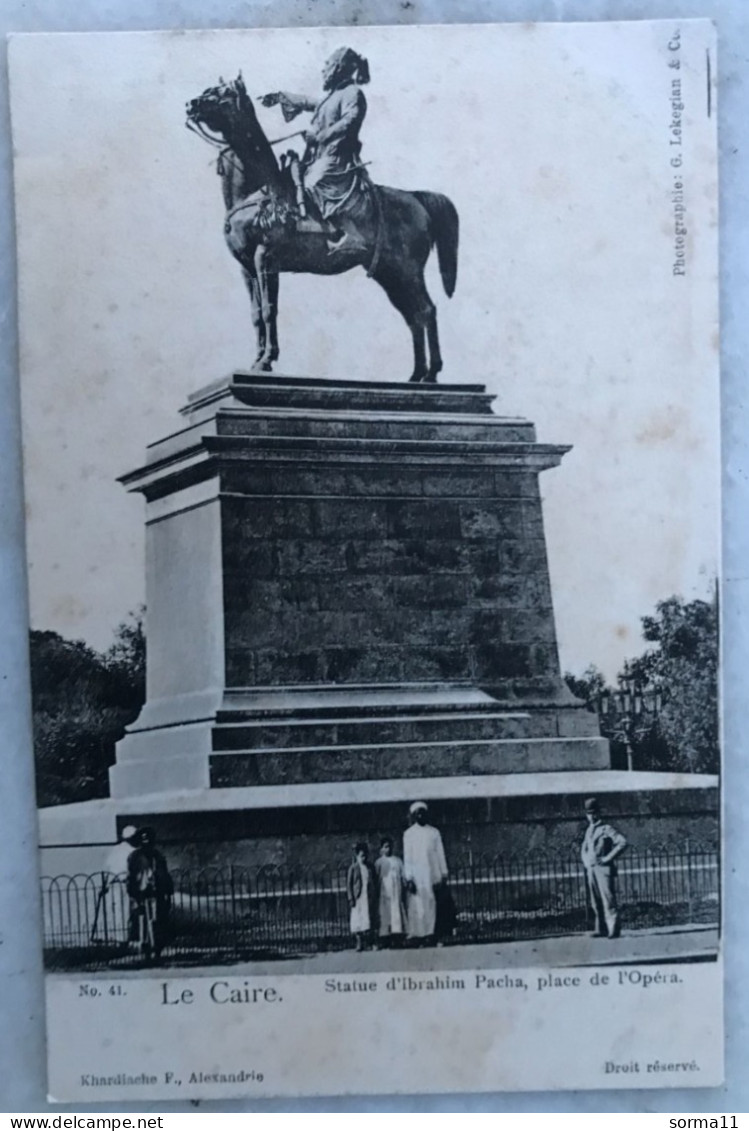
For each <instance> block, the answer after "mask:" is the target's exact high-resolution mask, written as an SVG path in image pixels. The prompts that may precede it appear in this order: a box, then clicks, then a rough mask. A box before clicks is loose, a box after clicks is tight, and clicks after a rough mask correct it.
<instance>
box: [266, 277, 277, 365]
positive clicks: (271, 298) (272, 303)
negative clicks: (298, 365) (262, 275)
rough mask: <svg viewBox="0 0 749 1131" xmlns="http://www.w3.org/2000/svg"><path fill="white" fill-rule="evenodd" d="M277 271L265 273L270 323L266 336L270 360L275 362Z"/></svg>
mask: <svg viewBox="0 0 749 1131" xmlns="http://www.w3.org/2000/svg"><path fill="white" fill-rule="evenodd" d="M279 282H280V279H279V275H278V271H268V272H267V283H268V317H269V319H270V322H269V324H267V325H268V335H269V339H270V359H271V361H276V360H277V359H278V353H279V350H278V286H279Z"/></svg>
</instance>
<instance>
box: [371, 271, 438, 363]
mask: <svg viewBox="0 0 749 1131" xmlns="http://www.w3.org/2000/svg"><path fill="white" fill-rule="evenodd" d="M372 277H373V279H375V281H376V282H378V283H379V284H380V286H381V287H382V289H383V290H384V292H385V294H386V295H387V296H388V298H389V299H390V301H391V303H392V304H393V306H394V307H395V309H396V310H397V311H398V312H399V313H400V314H401V315H402V316H403V318H404V319H405V321H406V323H407V325H408V328H409V330H410V331H411V338H412V339H413V347H414V368H413V373H412V374H411V376H410V377H409V378H408V379H409V381H424V380H426V378H427V376H428V369H427V355H426V342H425V340H424V334H425V326H426V322H427V313H428V312H427V310H426V308H425V307H424V304H423V301H420V298H421V297H422V296H420V295H419V280H418V279H417V278H416V277H413V276H409V275H407V274H405V273H404V272H403V271H399V270H397V269H396V268H395V267H394V266H393V265H392V264H391V265H389V266H383V267H382V269H378V270H377V271H376V272H375V274H374V275H373V276H372ZM421 290H422V291H423V293H424V294H425V295H426V297H427V301H429V295H427V294H426V288H425V287H424V283H423V280H422V282H421Z"/></svg>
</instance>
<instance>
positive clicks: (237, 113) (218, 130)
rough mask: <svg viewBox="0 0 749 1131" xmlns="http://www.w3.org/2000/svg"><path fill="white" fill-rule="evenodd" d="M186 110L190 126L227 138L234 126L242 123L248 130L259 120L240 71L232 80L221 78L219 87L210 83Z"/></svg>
mask: <svg viewBox="0 0 749 1131" xmlns="http://www.w3.org/2000/svg"><path fill="white" fill-rule="evenodd" d="M185 110H186V114H187V125H188V126H192V127H196V128H197V130H198V132H200V133H202V134H203V136H205V131H206V130H207V131H209V132H210V133H211V134H219V135H220V136H221V137H223V138H224V139H227V140H228V137H227V135H228V134H231V133H232V132H233V127H234V128H236V127H237V126H242V127H243V129H244V130H245V131H246V129H247V127H248V125H250V124H252V123H254V122H255V121H256V118H255V110H254V107H253V105H252V100H251V99H250V97H249V95H248V94H247V89H246V87H245V85H244V80H243V79H242V76H241V74H240V75H237V77H236V79H234V81H233V82H224V81H223V79H219V83H218V86H209V87H208V89H207V90H204V91H203V93H202V94H201V95H199V97H198V98H193V99H192V100H191V101H190V102H188V103H187V106H186V108H185Z"/></svg>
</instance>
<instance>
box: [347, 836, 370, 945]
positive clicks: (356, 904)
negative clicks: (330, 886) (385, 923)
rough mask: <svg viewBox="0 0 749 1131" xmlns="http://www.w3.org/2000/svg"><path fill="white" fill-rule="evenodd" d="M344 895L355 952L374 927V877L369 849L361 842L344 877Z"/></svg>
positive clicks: (365, 941) (356, 847)
mask: <svg viewBox="0 0 749 1131" xmlns="http://www.w3.org/2000/svg"><path fill="white" fill-rule="evenodd" d="M346 895H347V896H348V904H349V907H350V909H351V919H350V925H351V933H352V935H354V937H355V938H356V949H357V951H362V950H364V947H365V944H366V943H367V942H368V941H369V939H370V937H371V934H372V930H373V928H374V925H375V913H374V912H375V876H374V872H373V870H372V865H371V864H370V863H369V849H368V848H367V846H366V844H364V843H363V842H362V841H359V843H357V844H355V845H354V861H353V863H352V864H351V867H350V868H349V870H348V875H347V877H346Z"/></svg>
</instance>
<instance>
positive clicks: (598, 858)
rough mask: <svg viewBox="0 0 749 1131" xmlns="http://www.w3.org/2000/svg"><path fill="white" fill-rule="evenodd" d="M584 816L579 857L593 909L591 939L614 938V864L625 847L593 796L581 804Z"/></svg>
mask: <svg viewBox="0 0 749 1131" xmlns="http://www.w3.org/2000/svg"><path fill="white" fill-rule="evenodd" d="M585 816H586V817H587V820H588V827H587V829H586V830H585V836H584V838H583V843H582V848H581V851H580V855H581V857H582V861H583V866H584V868H585V879H586V882H587V885H588V898H589V899H590V905H591V907H592V908H593V916H594V922H595V926H594V930H593V937H594V938H603V939H605V938H608V939H616V938H618V937H619V934H620V931H621V924H620V916H619V908H618V906H617V902H616V863H615V861H616V859H617V857H619V856H621V854H622V852H624V849H625V848H626V847H627V840H626V837H624V836H622V834H621V833H620V832H618V830H617V829H615V828H614V827H613V825H606V824H604V823H603V821H602V819H601V810H600V807H599V805H598V801H597V800H596V798H595V797H589V798H588V800H587V801H586V802H585Z"/></svg>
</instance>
